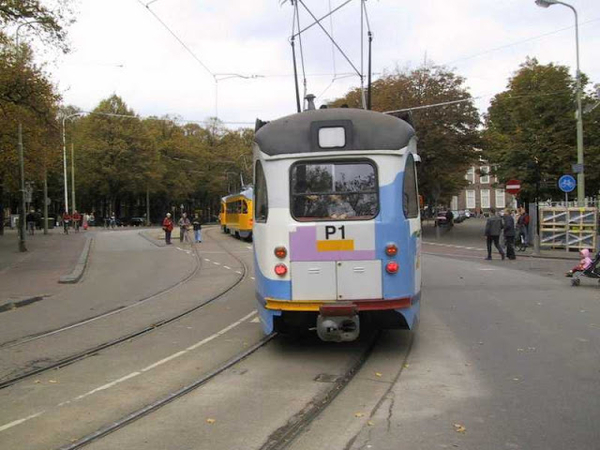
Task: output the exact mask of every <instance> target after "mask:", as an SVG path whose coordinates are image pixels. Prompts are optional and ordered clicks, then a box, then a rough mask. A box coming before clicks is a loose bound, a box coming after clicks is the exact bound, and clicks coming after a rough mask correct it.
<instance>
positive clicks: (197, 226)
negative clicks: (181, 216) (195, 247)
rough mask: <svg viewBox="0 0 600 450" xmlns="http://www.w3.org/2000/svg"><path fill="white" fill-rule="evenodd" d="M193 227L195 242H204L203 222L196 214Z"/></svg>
mask: <svg viewBox="0 0 600 450" xmlns="http://www.w3.org/2000/svg"><path fill="white" fill-rule="evenodd" d="M192 226H193V227H194V241H196V242H202V222H201V221H200V217H198V214H194V220H193V221H192Z"/></svg>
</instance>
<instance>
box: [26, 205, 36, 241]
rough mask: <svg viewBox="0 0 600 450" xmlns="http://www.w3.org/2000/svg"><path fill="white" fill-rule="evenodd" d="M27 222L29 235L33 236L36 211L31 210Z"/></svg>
mask: <svg viewBox="0 0 600 450" xmlns="http://www.w3.org/2000/svg"><path fill="white" fill-rule="evenodd" d="M25 221H26V222H27V233H28V234H30V235H31V236H33V233H34V232H35V210H33V209H32V210H31V211H29V212H28V213H27V216H25Z"/></svg>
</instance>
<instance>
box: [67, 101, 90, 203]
mask: <svg viewBox="0 0 600 450" xmlns="http://www.w3.org/2000/svg"><path fill="white" fill-rule="evenodd" d="M82 114H85V113H83V112H77V113H73V114H70V115H68V116H64V117H63V119H62V138H63V178H64V180H65V213H67V214H68V213H69V186H68V180H67V137H66V134H65V122H66V121H67V120H68V119H70V118H71V117H77V116H80V115H82ZM73 181H75V180H73ZM73 193H75V186H74V185H73ZM73 203H75V198H74V197H73ZM73 207H75V205H73Z"/></svg>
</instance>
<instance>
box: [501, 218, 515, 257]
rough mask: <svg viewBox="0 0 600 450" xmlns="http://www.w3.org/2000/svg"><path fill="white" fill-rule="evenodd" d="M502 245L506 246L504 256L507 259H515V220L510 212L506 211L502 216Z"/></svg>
mask: <svg viewBox="0 0 600 450" xmlns="http://www.w3.org/2000/svg"><path fill="white" fill-rule="evenodd" d="M503 219H504V221H503V226H504V243H505V244H506V256H507V257H508V259H516V256H515V234H516V233H515V219H514V218H513V215H512V210H510V209H507V210H506V214H504V216H503Z"/></svg>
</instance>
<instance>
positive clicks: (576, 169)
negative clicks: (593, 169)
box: [572, 164, 583, 173]
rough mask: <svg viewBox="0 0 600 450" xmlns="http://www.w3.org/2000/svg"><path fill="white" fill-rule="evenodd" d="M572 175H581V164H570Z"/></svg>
mask: <svg viewBox="0 0 600 450" xmlns="http://www.w3.org/2000/svg"><path fill="white" fill-rule="evenodd" d="M572 167H573V173H583V164H572Z"/></svg>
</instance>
